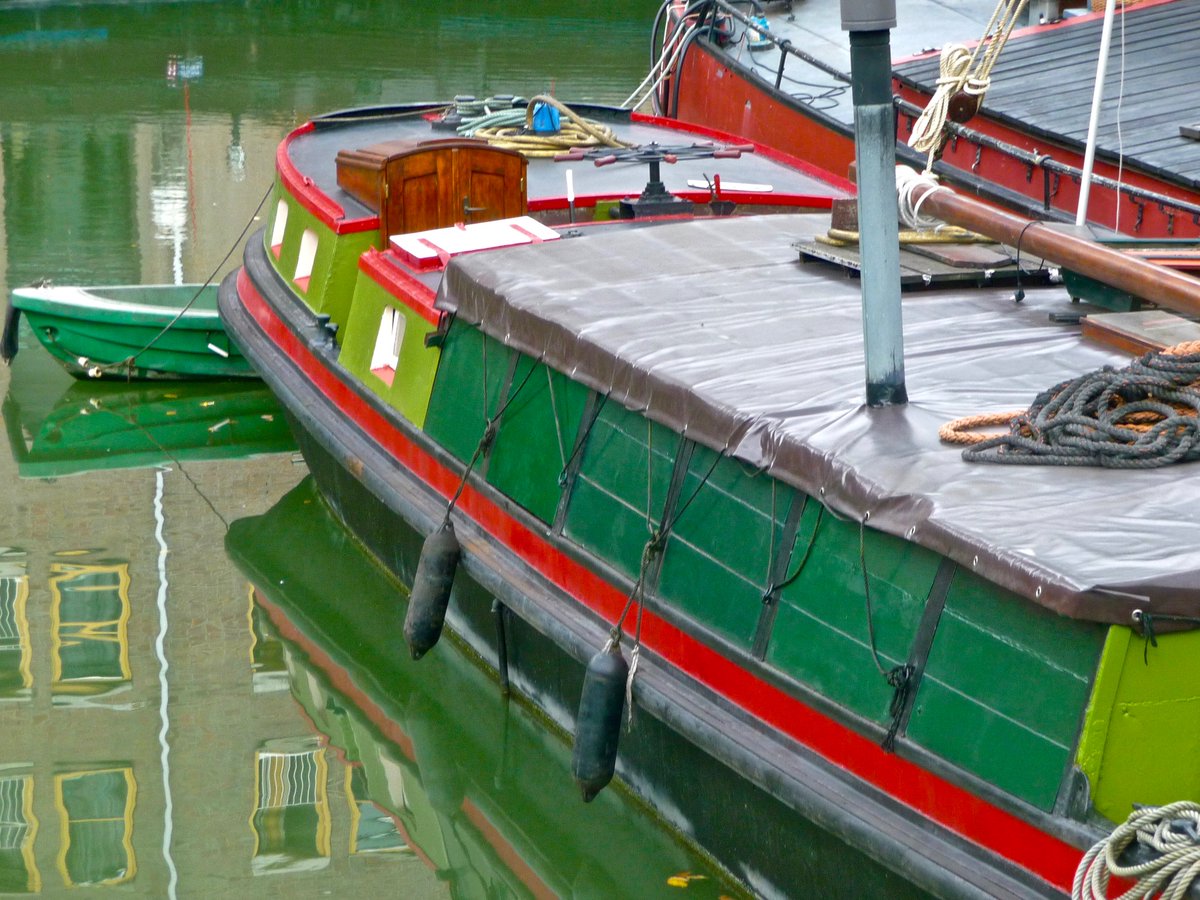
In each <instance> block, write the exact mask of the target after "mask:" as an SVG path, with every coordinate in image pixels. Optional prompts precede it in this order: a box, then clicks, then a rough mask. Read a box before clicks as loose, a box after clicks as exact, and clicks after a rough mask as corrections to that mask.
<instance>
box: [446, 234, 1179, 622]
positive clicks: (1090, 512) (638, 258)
mask: <svg viewBox="0 0 1200 900" xmlns="http://www.w3.org/2000/svg"><path fill="white" fill-rule="evenodd" d="M827 226H828V218H826V217H823V216H799V215H796V216H763V217H754V218H727V219H697V220H694V221H690V222H686V223H681V224H672V225H667V226H662V227H654V228H644V229H637V230H617V229H613V230H608V229H588V231H590V232H591V233H589V234H588V235H587V236H586V237H583V238H573V239H566V240H561V241H558V242H554V243H546V244H541V245H539V246H537V247H522V248H513V249H508V250H500V251H495V252H489V253H479V254H468V255H466V256H462V257H459V258H457V259H455V260H453V261H452V263H451V265H450V266H449V268H448V269H447V272H446V276H445V278H444V279H443V282H442V286H441V289H440V294H439V297H438V301H437V302H438V305H439V306H440V307H441V308H443V309H451V310H455V311H456V312H457V314H458V315H459V316H460V317H462V318H464V319H465V320H466V321H468V322H471V323H474V324H478V325H479V326H480V327H481V328H482V330H483V331H485V332H486V333H488V334H489V335H491V336H492V337H494V338H497V339H499V340H501V341H503V342H504V343H506V344H509V345H511V346H514V347H516V348H518V349H519V350H521V351H522V352H524V353H526V354H528V355H530V356H533V357H535V358H536V357H541V358H543V359H544V360H545V361H546V362H547V364H549V365H550V366H552V367H554V368H556V369H558V370H560V371H563V372H565V373H567V374H568V375H570V376H571V377H572V378H574V379H576V380H578V381H580V382H582V383H584V384H586V385H587V386H589V387H591V388H593V389H594V390H597V391H600V392H602V393H605V394H609V395H611V396H612V397H613V398H614V399H618V400H620V401H621V402H622V403H623V404H625V405H626V406H628V407H629V408H632V409H635V410H640V411H644V412H645V414H646V415H647V416H648V417H649V418H651V419H654V420H655V421H658V422H661V423H663V424H665V425H666V426H668V427H670V428H672V429H673V430H675V431H677V432H682V433H684V434H686V435H687V436H688V437H690V438H692V439H694V440H696V441H698V442H700V443H702V444H705V445H707V446H709V447H712V448H715V449H718V450H724V451H727V452H728V453H729V454H731V455H733V456H735V457H737V458H739V459H741V460H744V461H745V462H747V463H749V464H751V465H754V466H756V467H765V468H767V469H768V470H769V471H770V472H771V473H772V474H774V475H775V476H776V477H778V478H779V479H781V480H782V481H785V482H787V483H790V484H792V485H794V486H796V487H798V488H800V489H801V490H803V491H805V492H807V493H808V494H810V495H812V496H816V497H819V498H820V499H822V500H823V501H824V502H825V503H826V504H827V505H829V506H830V507H831V508H832V509H833V510H834V511H835V512H838V513H840V514H843V515H849V516H853V517H854V518H855V519H859V520H861V518H862V517H863V515H864V514H866V513H869V514H870V519H869V521H870V525H871V527H874V528H879V529H881V530H883V531H886V532H890V533H892V534H895V535H899V536H903V537H906V538H909V539H911V540H913V541H915V542H917V543H920V544H922V545H924V546H926V547H929V548H930V549H932V550H934V551H937V552H939V553H943V554H946V555H948V556H950V557H951V558H953V559H954V560H956V561H957V562H959V563H960V564H962V565H964V566H966V567H968V568H970V569H973V570H975V571H976V572H978V573H979V574H981V575H983V576H984V577H986V578H989V579H991V580H992V581H995V582H997V583H999V584H1001V585H1003V586H1005V587H1007V588H1009V589H1011V590H1014V591H1016V592H1018V593H1020V594H1023V595H1024V596H1026V597H1028V598H1030V599H1032V600H1035V601H1036V602H1038V603H1040V604H1042V605H1044V606H1047V607H1049V608H1052V609H1055V610H1057V611H1059V612H1061V613H1064V614H1066V615H1070V616H1072V617H1077V618H1085V619H1093V620H1099V621H1108V622H1119V623H1125V624H1129V623H1130V614H1131V612H1132V610H1133V609H1135V608H1143V609H1146V610H1148V611H1152V612H1158V613H1160V614H1162V613H1174V614H1189V615H1198V614H1200V542H1197V540H1196V535H1197V534H1198V533H1200V478H1198V477H1197V475H1200V468H1197V465H1196V464H1190V465H1189V464H1184V465H1183V466H1174V467H1167V468H1164V469H1157V470H1138V471H1127V470H1113V469H1093V468H1069V467H1040V466H1004V465H992V464H986V463H968V462H965V461H964V460H963V459H962V457H961V454H960V450H959V448H956V447H951V446H946V445H944V444H941V443H940V442H939V440H938V428H939V427H940V426H941V425H942V424H943V423H945V422H947V421H949V420H952V419H955V418H958V417H960V416H964V415H970V414H973V413H982V412H996V411H1005V410H1018V409H1023V408H1025V407H1027V406H1028V405H1029V403H1030V402H1031V401H1032V400H1033V398H1034V397H1035V396H1036V395H1037V394H1038V393H1039V392H1041V391H1043V390H1045V389H1047V388H1049V387H1051V386H1053V385H1056V384H1058V383H1060V382H1062V381H1063V380H1065V379H1067V378H1070V377H1074V376H1076V375H1078V374H1081V373H1084V372H1088V371H1091V370H1093V369H1096V368H1098V367H1100V366H1103V365H1124V364H1125V363H1127V362H1128V359H1127V358H1126V357H1122V356H1119V355H1118V354H1116V353H1115V352H1113V351H1110V350H1107V349H1105V348H1102V347H1099V346H1097V345H1094V344H1090V343H1086V342H1084V341H1082V340H1080V338H1079V334H1078V330H1077V329H1075V328H1070V327H1065V326H1063V325H1060V324H1054V323H1051V322H1050V321H1049V317H1048V309H1052V308H1054V307H1055V305H1059V306H1062V305H1067V304H1069V300H1068V298H1067V296H1066V293H1065V291H1062V290H1061V289H1054V290H1050V291H1038V290H1030V291H1029V292H1028V296H1027V298H1026V300H1025V301H1024V302H1023V303H1021V304H1014V303H1013V302H1012V299H1011V297H1012V294H1011V289H1008V290H1003V289H1000V288H996V289H984V290H957V289H956V290H930V291H921V292H916V293H911V294H906V295H905V299H904V331H905V343H906V354H907V360H906V368H907V383H908V390H909V396H910V402H909V403H908V404H907V405H906V406H902V407H889V408H878V409H872V408H868V407H866V406H865V404H864V368H863V350H862V336H861V335H862V325H861V304H860V299H859V283H858V281H856V280H851V279H848V278H846V277H845V276H844V275H842V274H841V273H840V272H836V271H833V272H831V270H830V268H828V267H827V266H826V265H825V264H821V263H802V262H800V261H799V260H798V258H797V252H796V250H795V249H794V246H793V245H794V243H795V242H796V241H797V240H798V239H804V238H811V237H812V236H813V235H815V234H816V233H817V232H819V231H823V230H824V229H825V228H826V227H827ZM1076 309H1078V307H1076Z"/></svg>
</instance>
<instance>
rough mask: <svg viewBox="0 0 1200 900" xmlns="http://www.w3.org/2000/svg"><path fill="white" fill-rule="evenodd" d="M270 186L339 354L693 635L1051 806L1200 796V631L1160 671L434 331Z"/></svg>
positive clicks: (838, 713) (796, 495)
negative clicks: (388, 320)
mask: <svg viewBox="0 0 1200 900" xmlns="http://www.w3.org/2000/svg"><path fill="white" fill-rule="evenodd" d="M277 192H278V195H279V196H280V197H281V198H282V199H281V200H280V202H279V203H278V204H277V205H276V208H275V213H274V214H273V216H272V219H271V221H270V222H269V224H268V228H267V238H266V242H267V247H268V249H269V250H270V252H271V254H272V257H273V258H274V259H275V260H276V264H277V266H278V267H279V270H280V272H281V274H284V275H285V276H286V275H287V273H289V272H291V273H294V272H296V271H297V266H300V268H301V269H303V265H302V262H303V260H302V258H301V249H300V245H301V244H302V243H303V242H304V241H305V240H306V239H307V238H306V237H305V235H306V233H310V232H317V233H318V241H317V247H316V251H315V253H313V267H312V274H311V275H310V276H309V280H308V282H307V289H306V290H303V291H302V290H300V289H299V286H297V293H298V294H299V295H300V296H302V297H303V298H304V300H305V302H306V303H308V304H309V305H310V306H311V307H312V308H313V309H314V311H317V312H319V313H320V312H324V313H327V314H329V315H330V316H331V319H332V321H334V322H335V323H337V324H339V325H341V326H342V327H341V328H340V329H339V332H338V340H339V342H340V344H341V362H342V364H343V365H344V366H345V367H346V368H347V369H348V370H349V371H350V372H352V373H353V374H354V375H355V376H356V377H358V378H359V379H361V381H362V382H363V383H364V384H365V385H366V386H367V387H368V388H369V389H370V390H371V391H372V392H374V393H375V394H376V395H378V396H379V397H380V398H381V399H382V400H383V401H384V402H385V403H387V404H388V405H389V406H391V407H392V408H393V409H395V410H396V412H397V413H398V414H399V415H400V416H402V417H403V418H404V419H405V420H407V421H409V422H411V423H412V424H414V425H415V426H416V427H418V428H421V429H423V430H424V431H425V433H426V434H427V435H428V436H429V437H430V438H431V439H432V440H434V441H435V442H436V443H437V444H438V445H439V446H441V447H442V448H444V449H445V450H446V451H448V452H449V453H450V454H452V455H453V456H454V457H456V458H457V459H458V460H459V461H460V462H462V463H464V464H466V463H468V462H470V461H471V460H472V459H473V458H475V457H476V456H478V458H477V459H476V460H475V464H474V465H475V469H474V470H475V472H476V473H477V474H478V475H479V476H480V477H482V478H483V479H484V480H485V481H486V482H487V483H488V484H489V485H491V486H492V487H493V488H494V489H495V490H497V491H498V492H499V493H500V494H502V495H503V496H504V497H506V498H508V500H510V501H511V502H512V503H514V504H515V505H516V506H518V507H520V508H522V509H523V510H525V511H526V512H527V513H528V514H529V515H530V516H531V517H532V518H533V519H534V520H536V521H539V522H541V523H542V524H543V525H544V526H545V527H546V529H547V530H548V531H549V532H550V533H552V534H553V535H556V536H557V537H558V538H559V539H563V540H566V541H569V542H571V543H572V544H574V545H575V546H576V547H577V548H579V549H580V550H582V551H583V552H584V553H585V555H586V554H590V555H591V556H593V557H594V558H595V559H596V560H597V561H599V562H600V563H601V564H603V565H604V566H607V567H611V569H612V570H614V571H616V572H618V573H620V574H621V575H623V576H624V577H625V578H627V579H628V580H629V581H630V582H633V581H635V580H637V579H638V578H641V579H642V581H643V584H644V585H645V587H646V590H647V592H648V595H649V602H650V603H652V604H656V605H658V606H660V607H661V608H665V609H668V610H673V611H674V612H673V613H672V615H671V617H672V618H673V620H675V621H684V622H686V623H688V624H686V625H685V626H684V627H685V629H686V630H688V631H689V632H691V633H692V634H693V635H694V636H695V637H697V638H698V639H700V640H702V641H704V642H706V643H708V644H710V645H712V646H716V647H718V648H719V649H728V650H731V651H733V652H734V653H735V654H742V655H743V657H744V659H745V660H746V662H747V663H748V664H751V665H757V666H761V667H763V668H764V671H765V672H766V674H767V675H768V677H770V678H771V679H772V680H774V681H777V682H779V683H782V684H784V685H790V686H791V690H792V691H793V692H794V693H796V694H797V695H798V696H800V697H801V698H803V699H805V700H806V701H808V702H810V703H812V704H813V705H815V706H817V707H818V708H820V709H822V710H825V711H828V712H830V714H831V715H833V716H834V717H835V718H836V719H838V720H840V721H843V722H846V723H848V724H850V725H851V726H852V727H855V728H857V729H858V730H860V731H862V732H864V733H866V734H868V735H875V736H881V735H883V734H884V733H886V732H887V731H888V730H889V729H892V728H895V729H898V731H897V733H898V734H899V735H901V736H902V737H904V738H905V739H906V742H907V744H908V745H910V746H911V747H913V748H914V752H916V753H918V754H928V755H929V756H930V757H933V758H934V759H936V760H940V761H942V762H941V763H940V764H939V767H940V768H941V769H942V770H944V769H945V767H946V766H947V765H948V766H949V767H952V768H953V769H957V770H959V771H961V772H962V773H964V774H963V776H962V778H961V781H962V782H963V783H965V784H966V786H968V787H972V788H975V789H983V790H984V791H985V792H995V791H999V792H1001V793H1003V794H1005V795H1008V796H1010V797H1012V798H1014V799H1015V800H1016V801H1019V802H1020V803H1025V804H1028V805H1029V806H1031V807H1034V808H1036V809H1039V810H1042V811H1045V812H1055V811H1060V810H1063V809H1066V808H1068V807H1069V806H1070V803H1071V802H1072V799H1071V798H1072V797H1073V796H1074V795H1075V794H1077V792H1078V782H1079V779H1080V778H1084V779H1086V783H1087V793H1088V796H1089V797H1090V799H1091V802H1092V805H1093V808H1094V809H1095V810H1096V811H1097V812H1099V813H1101V814H1102V815H1104V816H1106V817H1108V818H1109V819H1112V820H1114V821H1116V820H1121V819H1123V818H1124V817H1125V815H1127V814H1128V811H1129V810H1130V809H1131V807H1132V804H1134V803H1151V802H1153V803H1157V802H1167V801H1168V800H1179V799H1190V800H1200V775H1198V774H1197V773H1196V772H1195V771H1194V767H1193V766H1191V765H1190V763H1189V762H1188V760H1190V759H1192V758H1193V757H1192V756H1191V755H1190V754H1191V753H1192V752H1193V751H1194V750H1195V749H1196V748H1197V746H1198V745H1200V725H1197V724H1195V723H1197V722H1200V716H1196V715H1195V714H1194V712H1195V710H1196V709H1197V706H1198V705H1200V698H1198V697H1197V696H1194V694H1193V692H1192V691H1191V690H1190V689H1189V688H1188V687H1187V686H1188V685H1190V684H1192V683H1194V681H1195V680H1196V676H1197V675H1200V672H1197V671H1196V669H1197V667H1200V653H1197V652H1196V650H1197V649H1200V648H1198V646H1197V644H1198V643H1200V633H1188V634H1179V635H1164V636H1160V637H1159V639H1158V645H1157V646H1156V647H1152V648H1147V649H1146V659H1147V660H1148V664H1149V665H1148V666H1146V665H1145V664H1144V663H1143V661H1142V653H1143V648H1142V643H1141V641H1140V639H1139V638H1138V637H1137V636H1136V635H1135V633H1134V632H1133V631H1132V630H1131V629H1130V628H1127V627H1123V626H1105V625H1101V624H1098V623H1092V622H1083V621H1076V620H1072V619H1068V618H1065V617H1062V616H1059V615H1056V614H1054V613H1052V612H1049V611H1047V610H1045V609H1044V608H1042V607H1040V606H1037V605H1035V604H1033V603H1032V602H1029V601H1027V600H1025V599H1024V598H1022V597H1019V596H1017V595H1015V594H1013V593H1011V592H1008V591H1006V590H1004V589H1002V588H1000V587H998V586H996V585H994V584H992V583H990V582H987V581H985V580H984V579H982V578H979V577H978V576H976V575H974V574H973V573H972V572H971V571H970V570H969V569H967V568H965V567H963V566H959V565H956V564H954V563H952V562H950V561H949V560H947V559H945V558H943V557H941V556H939V555H938V554H936V553H933V552H932V551H929V550H927V549H925V548H922V547H920V546H919V545H917V544H914V543H911V542H909V541H906V540H903V539H901V538H898V537H895V536H892V535H889V534H885V533H883V532H880V531H877V530H874V529H872V528H870V527H867V526H865V525H864V524H862V523H858V522H851V521H846V520H844V519H842V518H840V517H839V516H837V515H836V514H835V513H834V511H832V510H831V509H829V508H828V507H826V506H824V505H823V504H822V503H821V502H820V501H819V500H818V499H817V498H815V497H811V496H807V495H805V494H804V493H803V492H801V491H798V490H796V489H794V488H792V487H791V486H789V485H786V484H783V483H782V482H779V481H777V480H776V479H774V478H772V477H771V476H769V475H767V474H765V473H763V472H758V471H755V470H753V469H751V468H749V467H747V466H745V465H744V464H742V463H740V462H739V461H737V460H734V459H732V458H730V457H726V456H722V455H718V454H717V453H715V452H714V451H713V450H711V449H709V448H706V447H702V446H698V445H696V444H694V443H693V442H692V441H690V440H687V439H685V438H681V437H680V436H679V435H677V434H674V433H673V432H671V431H669V430H668V429H666V428H664V427H663V426H661V425H658V424H656V423H653V422H651V421H649V420H648V419H646V418H645V417H644V416H642V415H641V414H640V413H638V412H635V411H631V410H628V409H625V408H624V407H622V406H621V405H620V404H619V403H617V402H616V401H613V400H610V399H608V398H605V397H602V396H600V395H598V394H596V393H595V392H594V391H591V390H589V389H588V388H586V387H584V386H583V385H581V384H579V383H577V382H574V381H572V380H570V379H569V378H567V377H566V376H565V375H564V374H562V373H560V372H557V371H554V370H552V369H550V368H548V367H547V366H545V365H544V364H542V363H540V362H538V361H536V360H533V359H531V358H529V357H527V356H525V355H523V354H521V353H519V352H517V351H515V350H513V349H511V348H509V347H507V346H505V345H504V344H502V343H501V342H499V341H497V340H495V339H493V338H491V337H488V336H486V335H484V334H482V333H481V332H480V331H479V330H478V329H477V328H475V327H474V326H472V325H470V324H468V323H465V322H463V321H462V320H459V319H453V318H452V319H451V320H450V321H449V324H448V327H444V328H439V327H436V326H435V325H434V324H432V323H431V322H430V321H428V320H427V319H426V318H423V317H422V316H420V315H418V314H416V313H414V312H413V310H412V308H411V307H410V306H409V305H406V304H405V303H404V302H400V300H399V299H398V298H397V297H396V296H395V294H394V293H393V290H392V288H390V287H389V286H388V285H386V284H384V283H381V282H379V281H376V280H374V279H372V278H371V277H369V276H368V275H364V273H363V272H362V270H361V268H360V266H359V257H360V256H362V255H363V254H364V253H366V252H367V251H368V250H370V249H371V248H372V247H374V246H376V244H377V242H378V240H379V232H366V233H362V234H347V235H337V234H334V233H333V231H332V230H331V229H328V228H326V227H325V226H322V225H321V224H320V223H319V222H318V221H317V219H316V217H314V216H312V214H311V213H309V212H308V211H307V210H306V209H304V208H303V207H302V206H300V205H299V204H298V203H296V202H295V201H294V200H292V199H290V198H288V197H287V194H286V191H284V190H283V189H282V187H279V188H278V189H277ZM285 210H286V211H285ZM281 211H285V212H281ZM279 215H283V216H285V219H286V221H285V223H284V224H283V225H282V226H279V225H277V221H276V216H279ZM276 237H279V238H280V240H279V241H275V240H274V238H276ZM305 252H309V251H307V250H306V251H305ZM289 277H290V276H289ZM291 280H292V282H293V284H295V279H294V278H293V279H291ZM388 310H394V311H395V312H394V313H389V312H387V311H388ZM386 315H395V316H398V317H402V326H401V330H402V337H401V339H400V340H399V341H398V342H397V344H396V347H395V350H396V359H395V363H394V368H395V372H394V376H393V377H392V379H391V382H390V384H389V383H387V382H386V381H385V380H383V379H380V378H379V377H378V376H377V375H376V374H373V373H372V368H373V366H372V364H371V363H372V358H373V354H374V351H375V345H376V344H377V343H378V335H379V333H380V331H381V322H382V320H383V318H384V317H385V316H386ZM501 411H503V415H501V416H500V417H499V419H498V422H497V424H498V427H497V429H496V432H495V434H494V436H493V438H492V439H491V440H490V442H489V441H483V440H482V439H483V436H484V433H485V429H486V428H487V425H488V422H489V421H490V420H493V419H495V417H497V415H498V414H499V413H500V412H501ZM657 534H661V538H660V539H659V540H658V541H655V536H656V535H657ZM904 664H911V665H914V666H915V667H916V669H917V670H918V675H917V680H916V689H915V692H914V693H913V696H912V698H911V700H910V701H909V702H908V703H907V704H906V706H905V708H904V709H903V710H902V711H901V715H900V718H899V720H897V719H896V717H895V715H894V714H893V711H892V700H893V696H894V690H893V688H892V687H891V685H889V683H888V682H887V680H886V678H885V677H884V673H886V672H888V671H889V670H891V669H893V668H895V667H897V666H901V665H904ZM1139 666H1142V667H1143V668H1146V669H1148V671H1142V670H1141V669H1139V668H1138V667H1139ZM1185 713H1189V714H1190V715H1184V714H1185ZM1180 722H1183V724H1180ZM1151 760H1153V761H1154V762H1153V764H1152V763H1151V762H1150V761H1151Z"/></svg>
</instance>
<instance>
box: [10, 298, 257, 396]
mask: <svg viewBox="0 0 1200 900" xmlns="http://www.w3.org/2000/svg"><path fill="white" fill-rule="evenodd" d="M216 296H217V288H216V285H195V284H184V285H146V286H141V285H132V286H128V287H104V288H76V287H61V288H58V287H31V288H18V289H17V290H14V291H13V292H12V301H11V302H12V305H13V306H14V307H15V308H16V309H18V310H20V312H21V313H22V314H24V316H25V318H26V319H27V320H28V321H29V325H30V327H31V328H32V329H33V333H34V335H35V336H36V337H37V339H38V341H40V342H41V344H42V346H43V347H45V348H46V350H47V351H49V352H50V354H51V355H52V356H53V357H54V358H55V359H57V360H58V361H59V362H60V363H61V364H62V365H63V367H64V368H65V369H66V370H67V371H68V372H70V373H71V374H72V375H74V376H75V377H76V378H89V377H91V378H120V379H128V378H137V379H159V378H164V379H181V378H182V379H187V378H253V377H255V375H254V372H253V370H252V369H251V368H250V365H249V364H248V363H247V362H246V360H245V358H244V357H243V356H242V354H241V352H240V351H239V350H238V349H237V347H235V346H234V345H233V343H232V342H231V341H230V340H229V338H228V337H227V336H226V334H225V328H224V326H223V325H222V324H221V320H220V317H219V316H218V315H217V310H216ZM11 327H16V322H15V319H14V320H13V324H12V326H11ZM127 361H128V362H127Z"/></svg>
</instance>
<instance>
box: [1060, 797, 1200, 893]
mask: <svg viewBox="0 0 1200 900" xmlns="http://www.w3.org/2000/svg"><path fill="white" fill-rule="evenodd" d="M1135 842H1136V843H1138V844H1141V845H1143V846H1145V847H1148V848H1149V849H1151V850H1153V851H1154V852H1155V854H1156V855H1155V856H1154V858H1153V859H1150V860H1148V861H1147V862H1143V863H1138V864H1135V865H1123V864H1122V863H1121V862H1119V857H1120V856H1121V854H1122V853H1123V852H1124V851H1125V850H1126V849H1127V848H1128V847H1130V846H1131V845H1132V844H1134V843H1135ZM1198 876H1200V804H1198V803H1193V802H1191V801H1188V800H1181V801H1179V802H1178V803H1171V804H1169V805H1167V806H1146V807H1141V808H1139V809H1135V810H1134V811H1133V812H1132V813H1131V814H1130V816H1129V818H1128V819H1126V820H1125V822H1124V823H1122V824H1121V825H1118V826H1117V828H1116V829H1115V830H1114V831H1113V833H1112V834H1110V835H1109V836H1108V837H1106V838H1104V839H1103V840H1101V841H1097V842H1096V844H1095V845H1094V846H1093V847H1092V848H1091V849H1090V850H1088V852H1087V853H1085V854H1084V857H1083V859H1082V860H1080V862H1079V867H1078V868H1077V869H1076V870H1075V880H1074V883H1073V884H1072V885H1071V900H1108V884H1109V880H1110V879H1111V878H1114V877H1115V878H1122V879H1126V880H1129V881H1133V882H1135V883H1134V886H1133V887H1131V888H1130V889H1129V890H1127V891H1126V892H1125V893H1123V894H1121V895H1120V896H1119V897H1117V898H1115V900H1134V898H1145V897H1152V896H1161V897H1162V898H1163V900H1182V898H1183V896H1184V895H1185V894H1186V893H1187V890H1188V888H1189V887H1190V886H1191V884H1192V882H1193V881H1195V880H1196V878H1197V877H1198Z"/></svg>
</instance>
